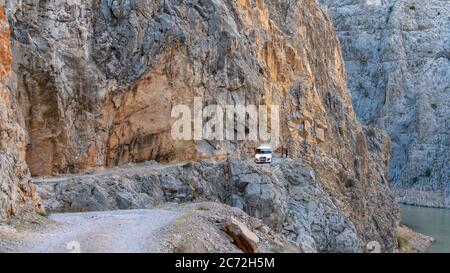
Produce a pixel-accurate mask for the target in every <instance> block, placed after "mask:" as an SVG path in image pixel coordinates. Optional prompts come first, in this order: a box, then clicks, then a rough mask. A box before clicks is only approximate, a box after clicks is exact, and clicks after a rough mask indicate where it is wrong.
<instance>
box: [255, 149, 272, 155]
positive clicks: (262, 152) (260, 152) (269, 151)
mask: <svg viewBox="0 0 450 273" xmlns="http://www.w3.org/2000/svg"><path fill="white" fill-rule="evenodd" d="M256 153H257V154H263V155H270V154H272V151H271V150H261V149H256Z"/></svg>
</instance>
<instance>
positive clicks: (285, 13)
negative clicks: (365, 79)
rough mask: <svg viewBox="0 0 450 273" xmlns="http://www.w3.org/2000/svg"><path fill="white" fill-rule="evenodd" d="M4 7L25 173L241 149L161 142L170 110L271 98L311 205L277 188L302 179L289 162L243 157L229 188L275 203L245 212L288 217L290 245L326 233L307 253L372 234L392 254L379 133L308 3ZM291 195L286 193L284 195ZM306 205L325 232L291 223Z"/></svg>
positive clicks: (327, 29)
mask: <svg viewBox="0 0 450 273" xmlns="http://www.w3.org/2000/svg"><path fill="white" fill-rule="evenodd" d="M7 8H8V13H9V19H10V23H11V25H12V27H13V28H12V29H13V31H12V37H13V52H14V60H13V70H14V71H15V72H16V76H15V77H14V78H13V80H12V87H13V88H12V90H13V92H14V95H15V98H16V99H17V101H18V105H19V106H20V113H21V120H20V122H21V124H22V125H23V127H24V128H26V130H27V133H28V134H27V143H28V146H27V155H26V160H27V163H28V165H29V168H30V170H31V172H32V174H34V175H49V174H57V173H77V172H79V171H82V170H86V169H89V168H95V167H104V166H108V167H110V166H115V165H120V164H123V163H128V162H140V161H146V160H151V159H155V160H158V161H167V160H170V161H174V160H175V161H177V160H186V159H199V158H221V157H223V156H224V155H226V154H227V153H228V154H231V155H238V154H242V155H246V154H249V153H252V152H253V149H254V147H255V143H253V142H251V141H242V142H233V141H232V142H220V141H175V140H173V139H172V138H171V136H170V130H171V125H172V123H173V120H172V119H171V118H170V117H171V109H172V107H173V106H174V105H177V104H186V105H192V104H193V98H194V97H201V98H202V100H203V103H204V105H210V104H218V105H222V106H224V105H237V104H241V105H249V104H254V105H264V104H267V105H280V108H281V120H282V124H281V131H282V136H281V140H286V139H289V142H288V143H287V144H286V145H287V147H288V149H289V154H290V155H291V157H292V158H293V159H297V160H298V159H300V158H301V159H302V160H303V162H304V163H302V164H305V166H306V167H308V168H310V169H313V170H314V172H315V176H314V181H313V182H314V183H313V185H314V187H315V189H314V191H316V192H317V194H319V193H320V195H323V196H326V198H325V197H323V198H324V199H323V200H325V201H324V202H325V203H324V204H323V205H320V204H319V205H318V206H324V208H317V210H312V209H308V208H307V206H306V207H305V206H303V205H302V206H300V205H299V204H298V203H296V202H303V201H302V197H301V187H300V188H299V189H298V191H300V192H298V193H295V192H296V191H297V190H294V193H288V192H287V191H286V190H285V188H286V187H287V184H286V183H287V182H286V181H288V180H292V181H293V182H292V183H294V185H295V183H300V182H299V181H301V179H302V178H301V177H300V176H299V177H297V174H292V175H293V176H292V177H291V178H286V177H289V172H291V171H292V170H290V169H289V167H290V168H292V169H295V168H296V166H295V164H294V165H288V166H287V167H284V168H283V170H280V171H279V172H278V173H276V174H271V173H267V174H264V173H261V172H260V171H258V170H253V169H252V168H251V166H250V165H244V167H245V166H246V167H247V168H248V170H245V169H244V170H241V171H239V172H238V173H237V174H235V175H237V176H244V175H246V174H247V172H248V174H249V175H251V174H252V173H255V175H256V176H255V177H253V178H254V179H256V180H255V181H253V182H252V184H250V183H248V184H246V183H242V184H241V186H242V189H240V190H241V191H252V190H254V195H255V196H256V197H252V196H253V195H251V194H248V195H247V196H248V198H250V199H252V198H261V197H260V196H259V195H264V192H265V191H264V189H263V188H258V187H265V186H263V185H272V187H274V188H275V189H277V190H273V193H272V194H273V196H275V197H273V196H272V195H270V198H281V199H283V200H282V202H281V201H280V202H276V203H277V204H282V205H281V207H280V208H276V209H275V208H270V209H269V208H268V209H265V210H264V211H266V212H267V211H272V210H273V211H275V214H274V215H270V216H268V215H265V214H263V215H260V214H259V213H260V211H261V210H259V209H258V210H256V209H253V208H251V207H244V209H245V210H246V212H248V213H250V214H251V215H253V216H258V217H260V218H263V219H266V221H269V220H270V221H272V222H270V223H271V224H273V225H275V226H276V225H281V226H283V225H284V224H286V222H288V220H286V219H291V220H290V221H292V224H293V225H292V227H291V230H293V234H297V235H292V238H293V240H296V239H295V238H296V237H295V236H298V235H299V234H301V232H299V231H301V230H312V231H314V232H317V233H318V234H322V233H321V232H322V231H319V230H318V229H319V227H320V226H325V227H327V228H331V229H333V232H331V231H330V234H334V235H333V236H331V237H330V238H331V239H330V240H331V241H332V242H334V243H332V246H327V245H326V243H324V245H323V246H322V245H321V243H320V244H319V243H317V246H316V249H317V250H324V251H326V250H328V251H333V250H337V249H338V243H336V236H339V235H341V234H343V233H344V235H342V236H346V238H347V237H351V238H355V237H354V236H356V237H357V240H356V241H357V246H355V244H354V243H355V240H351V241H350V242H351V243H350V245H349V246H346V247H343V248H345V249H347V250H348V249H355V248H356V247H358V248H359V249H363V248H364V247H365V244H366V243H367V242H369V241H373V240H374V241H378V242H380V243H381V244H382V247H383V250H386V251H389V250H392V249H393V248H394V245H395V240H396V238H395V237H396V232H395V229H396V228H395V222H396V220H397V208H396V206H395V202H394V198H393V195H392V194H391V192H390V190H389V186H388V182H387V181H388V179H387V172H386V164H387V161H388V160H389V156H390V141H389V139H388V137H387V135H386V134H385V133H383V132H381V131H378V130H376V129H375V128H372V127H370V128H369V127H368V128H363V127H362V126H361V125H360V124H359V123H358V121H357V119H356V117H355V113H354V111H353V107H352V102H351V97H350V93H349V92H348V90H347V86H346V76H345V69H344V65H343V60H342V56H341V50H340V44H339V41H338V39H337V36H336V35H335V33H334V30H333V25H332V22H331V20H330V18H329V17H328V15H327V14H326V13H325V12H324V11H323V10H321V9H320V8H319V7H318V6H317V4H316V3H315V1H312V0H303V1H294V2H287V1H263V0H258V1H252V0H239V1H213V0H199V1H185V0H174V1H153V0H152V1H150V0H148V1H145V0H142V1H111V0H97V1H76V0H75V1H70V2H69V1H55V0H51V1H45V2H44V1H39V2H33V1H14V2H9V3H7ZM238 170H239V169H238ZM230 172H232V171H230ZM286 173H287V174H286ZM233 175H234V174H233ZM259 176H262V178H258V177H259ZM192 177H194V176H192ZM167 179H169V178H167ZM215 179H217V180H218V181H221V180H220V179H219V177H216V178H215ZM296 179H300V180H299V181H297V182H296ZM258 181H259V182H258ZM167 183H168V185H169V186H170V185H171V183H175V182H173V181H168V182H167ZM255 183H256V184H255ZM280 183H281V184H280ZM278 184H280V185H278ZM249 185H250V186H249ZM251 185H257V186H251ZM252 187H253V188H252ZM255 187H256V188H255ZM278 188H279V189H278ZM296 194H298V195H299V197H298V198H299V200H297V201H296V202H293V203H289V202H287V201H286V200H289V198H290V197H289V196H294V195H296ZM241 195H242V194H241ZM244 195H245V194H244ZM238 196H239V194H238ZM258 196H259V197H258ZM241 197H242V196H241ZM288 197H289V198H288ZM294 199H295V198H294ZM294 199H293V200H294ZM236 200H237V201H236V202H238V201H239V200H240V199H236ZM230 202H231V201H230ZM241 203H242V202H241ZM272 203H273V202H272ZM288 203H289V204H288ZM238 204H239V202H238V203H236V204H234V205H238ZM296 207H299V208H297V209H295V210H294V211H296V212H295V213H294V212H292V211H291V212H289V211H290V209H289V208H296ZM302 209H304V211H303V212H302V213H299V211H301V210H302ZM314 211H316V212H317V214H324V215H328V214H327V213H326V212H327V211H332V215H337V216H333V217H334V218H333V219H336V221H334V222H335V223H336V226H333V227H332V226H328V224H327V223H328V222H327V221H328V220H326V221H325V220H324V221H325V222H324V223H321V224H320V225H316V224H315V223H313V222H311V223H310V222H307V221H306V220H304V219H303V218H302V217H303V216H302V215H303V214H307V215H308V213H313V212H314ZM279 212H280V213H279ZM271 213H273V212H271ZM296 213H299V214H296ZM277 214H279V216H277ZM287 215H289V217H288V216H287ZM271 217H272V218H273V217H275V218H276V217H281V218H280V219H272V218H271ZM277 223H278V224H277ZM296 232H297V233H296ZM347 235H348V236H347ZM317 236H325V235H317ZM311 237H312V238H314V236H311ZM327 238H328V237H327ZM303 239H304V238H303ZM333 240H334V241H333ZM321 242H322V241H321ZM323 242H330V241H326V240H325V241H323Z"/></svg>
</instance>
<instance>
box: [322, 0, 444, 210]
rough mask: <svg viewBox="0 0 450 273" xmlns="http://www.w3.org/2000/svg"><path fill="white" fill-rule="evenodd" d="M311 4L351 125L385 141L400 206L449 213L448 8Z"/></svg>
mask: <svg viewBox="0 0 450 273" xmlns="http://www.w3.org/2000/svg"><path fill="white" fill-rule="evenodd" d="M319 2H321V3H324V4H325V5H327V6H328V7H329V8H330V10H331V14H332V15H333V21H334V23H335V27H336V31H337V33H338V35H339V38H340V40H341V44H342V50H343V55H344V59H345V63H346V67H347V72H348V76H349V88H350V90H351V91H352V94H353V102H354V106H355V111H356V113H357V115H358V117H359V118H360V119H361V120H362V121H363V122H364V123H367V124H372V125H374V126H378V127H380V128H385V129H386V130H387V131H388V132H389V133H390V136H391V138H392V140H393V144H394V145H393V155H392V160H391V161H390V181H392V185H393V188H394V190H395V191H396V193H397V195H398V197H399V199H400V201H402V202H405V203H410V204H416V205H426V206H437V207H450V163H449V162H450V35H449V34H450V32H449V29H450V2H449V1H440V0H430V1H409V0H396V1H394V0H392V1H388V0H370V1H363V0H347V1H342V0H320V1H319Z"/></svg>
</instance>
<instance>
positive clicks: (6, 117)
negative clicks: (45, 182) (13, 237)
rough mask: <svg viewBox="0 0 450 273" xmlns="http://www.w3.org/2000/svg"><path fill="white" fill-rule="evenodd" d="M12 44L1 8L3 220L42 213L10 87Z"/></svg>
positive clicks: (0, 210) (0, 184)
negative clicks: (29, 169)
mask: <svg viewBox="0 0 450 273" xmlns="http://www.w3.org/2000/svg"><path fill="white" fill-rule="evenodd" d="M10 44H11V43H10V29H9V25H8V22H7V20H6V15H5V12H4V9H3V6H2V5H1V4H0V220H4V219H6V218H10V217H12V216H15V215H17V214H19V213H21V212H25V211H33V210H34V209H36V210H40V209H42V207H40V206H39V202H40V200H39V197H38V196H37V195H36V192H35V191H36V190H35V187H34V185H32V183H31V176H30V173H29V171H28V168H27V165H26V163H25V145H26V140H25V133H24V130H23V128H21V127H20V126H19V124H18V122H17V118H18V115H17V104H15V98H14V96H13V95H12V94H11V87H10V86H9V80H10V73H11V64H12V55H11V46H10Z"/></svg>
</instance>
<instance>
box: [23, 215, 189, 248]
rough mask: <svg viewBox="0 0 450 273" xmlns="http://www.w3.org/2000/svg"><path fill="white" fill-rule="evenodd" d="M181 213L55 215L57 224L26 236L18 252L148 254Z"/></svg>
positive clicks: (157, 244)
mask: <svg viewBox="0 0 450 273" xmlns="http://www.w3.org/2000/svg"><path fill="white" fill-rule="evenodd" d="M181 215H182V212H180V211H176V210H170V209H150V210H128V211H106V212H88V213H64V214H52V215H51V216H50V219H51V220H53V221H55V222H56V224H54V225H51V226H49V227H47V228H45V229H44V230H41V231H39V232H32V233H30V234H27V235H26V236H25V238H26V239H25V240H24V241H23V243H22V245H21V247H20V248H19V249H18V250H17V252H32V253H67V252H72V253H77V252H87V253H148V252H158V251H159V247H160V245H159V240H158V239H159V238H158V234H159V232H160V231H161V230H162V229H163V228H164V227H166V226H168V225H169V224H170V223H171V222H172V221H174V220H175V219H177V218H178V217H180V216H181Z"/></svg>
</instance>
